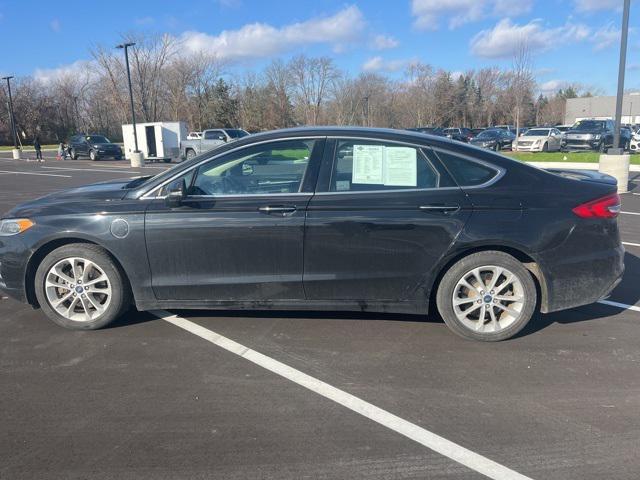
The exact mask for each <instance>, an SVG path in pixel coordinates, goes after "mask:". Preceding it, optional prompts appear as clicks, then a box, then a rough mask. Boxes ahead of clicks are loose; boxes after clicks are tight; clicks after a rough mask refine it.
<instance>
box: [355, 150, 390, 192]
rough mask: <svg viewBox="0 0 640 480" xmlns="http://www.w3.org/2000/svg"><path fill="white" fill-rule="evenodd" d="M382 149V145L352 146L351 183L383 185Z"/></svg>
mask: <svg viewBox="0 0 640 480" xmlns="http://www.w3.org/2000/svg"><path fill="white" fill-rule="evenodd" d="M383 158H384V147H383V146H382V145H354V146H353V173H352V177H351V182H352V183H366V184H378V185H382V184H383V183H384V168H383V163H384V161H383Z"/></svg>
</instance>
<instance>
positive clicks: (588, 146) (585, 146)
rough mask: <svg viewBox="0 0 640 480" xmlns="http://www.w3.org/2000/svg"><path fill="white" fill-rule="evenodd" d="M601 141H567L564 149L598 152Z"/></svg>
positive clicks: (563, 145)
mask: <svg viewBox="0 0 640 480" xmlns="http://www.w3.org/2000/svg"><path fill="white" fill-rule="evenodd" d="M600 142H601V140H575V139H565V140H563V141H562V148H563V149H565V150H597V149H598V147H599V146H600Z"/></svg>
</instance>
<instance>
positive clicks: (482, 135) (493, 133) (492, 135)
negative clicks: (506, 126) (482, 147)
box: [476, 130, 498, 138]
mask: <svg viewBox="0 0 640 480" xmlns="http://www.w3.org/2000/svg"><path fill="white" fill-rule="evenodd" d="M497 136H498V132H497V131H496V130H485V131H484V132H480V135H478V136H477V137H476V138H496V137H497Z"/></svg>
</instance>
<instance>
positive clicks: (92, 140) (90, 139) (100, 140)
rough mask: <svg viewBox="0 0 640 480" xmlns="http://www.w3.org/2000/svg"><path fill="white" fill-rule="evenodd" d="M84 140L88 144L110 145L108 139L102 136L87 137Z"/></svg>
mask: <svg viewBox="0 0 640 480" xmlns="http://www.w3.org/2000/svg"><path fill="white" fill-rule="evenodd" d="M86 139H87V142H89V143H111V142H110V141H109V139H108V138H107V137H105V136H103V135H89V136H87V137H86Z"/></svg>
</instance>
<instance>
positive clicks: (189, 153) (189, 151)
mask: <svg viewBox="0 0 640 480" xmlns="http://www.w3.org/2000/svg"><path fill="white" fill-rule="evenodd" d="M185 156H186V158H187V160H191V159H192V158H193V157H195V156H196V152H195V151H193V150H192V149H191V148H189V149H187V151H186V153H185Z"/></svg>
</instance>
